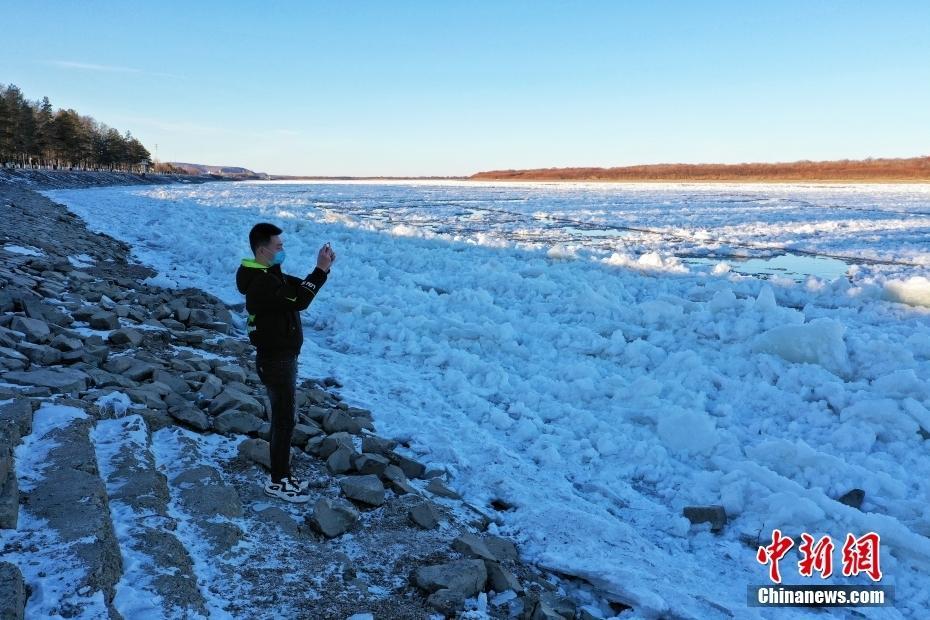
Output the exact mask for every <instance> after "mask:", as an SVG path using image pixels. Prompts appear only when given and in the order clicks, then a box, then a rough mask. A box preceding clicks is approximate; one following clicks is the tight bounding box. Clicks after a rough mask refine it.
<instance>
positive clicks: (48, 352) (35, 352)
mask: <svg viewBox="0 0 930 620" xmlns="http://www.w3.org/2000/svg"><path fill="white" fill-rule="evenodd" d="M16 349H17V350H18V351H19V352H20V353H21V354H23V355H25V356H26V358H28V359H29V361H31V362H32V363H33V364H38V365H40V366H51V365H52V364H57V363H59V362H61V357H62V353H61V351H59V350H58V349H56V348H54V347H50V346H48V345H45V344H35V343H32V342H20V343H19V344H17V345H16Z"/></svg>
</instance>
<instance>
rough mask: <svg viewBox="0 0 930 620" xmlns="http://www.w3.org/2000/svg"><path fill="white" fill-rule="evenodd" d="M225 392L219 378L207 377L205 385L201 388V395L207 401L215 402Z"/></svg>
mask: <svg viewBox="0 0 930 620" xmlns="http://www.w3.org/2000/svg"><path fill="white" fill-rule="evenodd" d="M222 391H223V382H222V380H220V378H219V377H216V376H214V375H207V378H206V379H204V382H203V384H202V385H201V386H200V395H201V397H203V398H204V399H206V400H213V399H214V398H216V396H217V395H218V394H219V393H220V392H222Z"/></svg>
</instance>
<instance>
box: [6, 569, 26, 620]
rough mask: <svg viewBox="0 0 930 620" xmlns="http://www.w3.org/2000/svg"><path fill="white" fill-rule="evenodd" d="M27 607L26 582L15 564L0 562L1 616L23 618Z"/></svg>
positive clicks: (12, 619)
mask: <svg viewBox="0 0 930 620" xmlns="http://www.w3.org/2000/svg"><path fill="white" fill-rule="evenodd" d="M25 608H26V584H25V583H24V582H23V574H22V573H21V572H20V571H19V568H17V567H16V565H15V564H10V563H9V562H0V618H2V620H23V617H24V613H25Z"/></svg>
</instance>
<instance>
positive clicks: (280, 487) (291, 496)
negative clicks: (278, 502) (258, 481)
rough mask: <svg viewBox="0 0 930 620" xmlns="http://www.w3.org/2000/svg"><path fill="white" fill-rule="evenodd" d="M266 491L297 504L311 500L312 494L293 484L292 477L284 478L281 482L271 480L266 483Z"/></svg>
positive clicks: (268, 493)
mask: <svg viewBox="0 0 930 620" xmlns="http://www.w3.org/2000/svg"><path fill="white" fill-rule="evenodd" d="M265 493H266V494H267V495H270V496H272V497H277V498H280V499H283V500H284V501H286V502H293V503H295V504H304V503H306V502H308V501H309V500H310V496H309V495H307V494H306V493H305V492H304V490H303V489H301V488H300V487H299V486H296V485H295V484H293V483H292V482H291V478H282V479H281V482H269V483H268V484H266V485H265Z"/></svg>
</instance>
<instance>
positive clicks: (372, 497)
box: [339, 475, 384, 506]
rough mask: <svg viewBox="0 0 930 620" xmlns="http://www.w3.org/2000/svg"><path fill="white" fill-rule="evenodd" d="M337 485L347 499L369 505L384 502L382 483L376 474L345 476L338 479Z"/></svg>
mask: <svg viewBox="0 0 930 620" xmlns="http://www.w3.org/2000/svg"><path fill="white" fill-rule="evenodd" d="M339 486H340V487H342V492H343V493H344V494H345V496H346V497H348V498H349V499H354V500H355V501H357V502H361V503H363V504H368V505H369V506H380V505H381V504H383V503H384V485H383V484H381V481H380V480H379V479H378V477H377V476H372V475H367V476H346V477H345V478H343V479H342V480H340V481H339Z"/></svg>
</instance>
